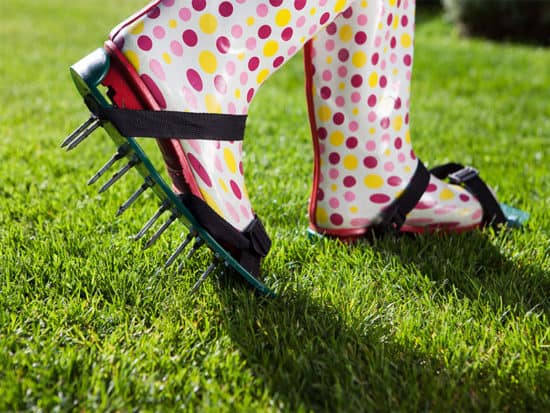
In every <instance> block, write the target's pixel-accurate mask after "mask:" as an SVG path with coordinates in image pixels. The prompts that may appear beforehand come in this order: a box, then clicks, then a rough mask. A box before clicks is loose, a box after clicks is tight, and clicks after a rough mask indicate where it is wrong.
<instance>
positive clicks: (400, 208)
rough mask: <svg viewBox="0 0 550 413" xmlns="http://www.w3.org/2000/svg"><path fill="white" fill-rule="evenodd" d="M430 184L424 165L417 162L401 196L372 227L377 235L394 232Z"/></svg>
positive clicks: (401, 224)
mask: <svg viewBox="0 0 550 413" xmlns="http://www.w3.org/2000/svg"><path fill="white" fill-rule="evenodd" d="M429 183H430V172H429V171H428V170H427V169H426V167H425V166H424V164H423V163H422V162H421V161H420V160H418V165H417V167H416V170H415V171H414V174H413V176H412V179H411V181H410V182H409V184H408V185H407V187H406V188H405V190H404V191H403V193H402V194H401V196H399V198H396V199H395V200H394V201H393V202H392V203H391V204H390V205H388V206H387V207H386V208H385V209H384V210H383V211H382V213H381V215H380V222H379V223H377V224H375V225H374V226H373V229H374V231H375V232H377V233H386V232H396V231H398V230H399V229H400V228H401V227H402V226H403V224H404V223H405V220H406V219H407V214H408V213H409V212H410V211H411V210H412V209H413V208H414V207H415V206H416V204H417V203H418V201H420V198H421V197H422V195H423V194H424V192H425V191H426V188H427V187H428V184H429Z"/></svg>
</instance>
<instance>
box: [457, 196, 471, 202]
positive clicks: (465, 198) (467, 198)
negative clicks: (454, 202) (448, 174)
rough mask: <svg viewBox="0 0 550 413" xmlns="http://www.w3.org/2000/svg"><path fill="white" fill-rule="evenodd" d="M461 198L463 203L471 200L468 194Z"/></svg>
mask: <svg viewBox="0 0 550 413" xmlns="http://www.w3.org/2000/svg"><path fill="white" fill-rule="evenodd" d="M459 198H460V200H461V201H462V202H468V201H469V200H470V197H469V196H468V195H466V194H460V196H459Z"/></svg>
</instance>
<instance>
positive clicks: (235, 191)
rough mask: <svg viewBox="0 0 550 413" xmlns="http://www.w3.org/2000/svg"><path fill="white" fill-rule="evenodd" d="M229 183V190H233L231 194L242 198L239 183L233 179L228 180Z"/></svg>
mask: <svg viewBox="0 0 550 413" xmlns="http://www.w3.org/2000/svg"><path fill="white" fill-rule="evenodd" d="M229 185H230V186H231V190H232V191H233V194H234V195H235V196H236V197H237V199H242V197H243V195H242V193H241V189H240V188H239V185H237V183H236V182H235V181H233V180H231V181H230V182H229Z"/></svg>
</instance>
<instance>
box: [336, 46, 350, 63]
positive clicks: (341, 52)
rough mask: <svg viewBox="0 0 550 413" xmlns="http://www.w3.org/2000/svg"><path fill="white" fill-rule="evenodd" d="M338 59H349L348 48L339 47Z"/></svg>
mask: <svg viewBox="0 0 550 413" xmlns="http://www.w3.org/2000/svg"><path fill="white" fill-rule="evenodd" d="M338 59H339V60H340V61H341V62H345V61H347V60H348V59H349V51H348V49H340V50H339V51H338Z"/></svg>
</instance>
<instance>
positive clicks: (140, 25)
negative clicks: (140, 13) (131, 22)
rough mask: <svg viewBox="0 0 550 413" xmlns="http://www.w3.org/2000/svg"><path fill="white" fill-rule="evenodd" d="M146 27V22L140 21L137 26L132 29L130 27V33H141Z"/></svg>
mask: <svg viewBox="0 0 550 413" xmlns="http://www.w3.org/2000/svg"><path fill="white" fill-rule="evenodd" d="M144 27H145V24H144V22H143V21H140V22H139V23H137V24H136V25H135V26H133V27H132V28H131V29H130V33H132V34H140V33H141V32H143V29H144Z"/></svg>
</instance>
